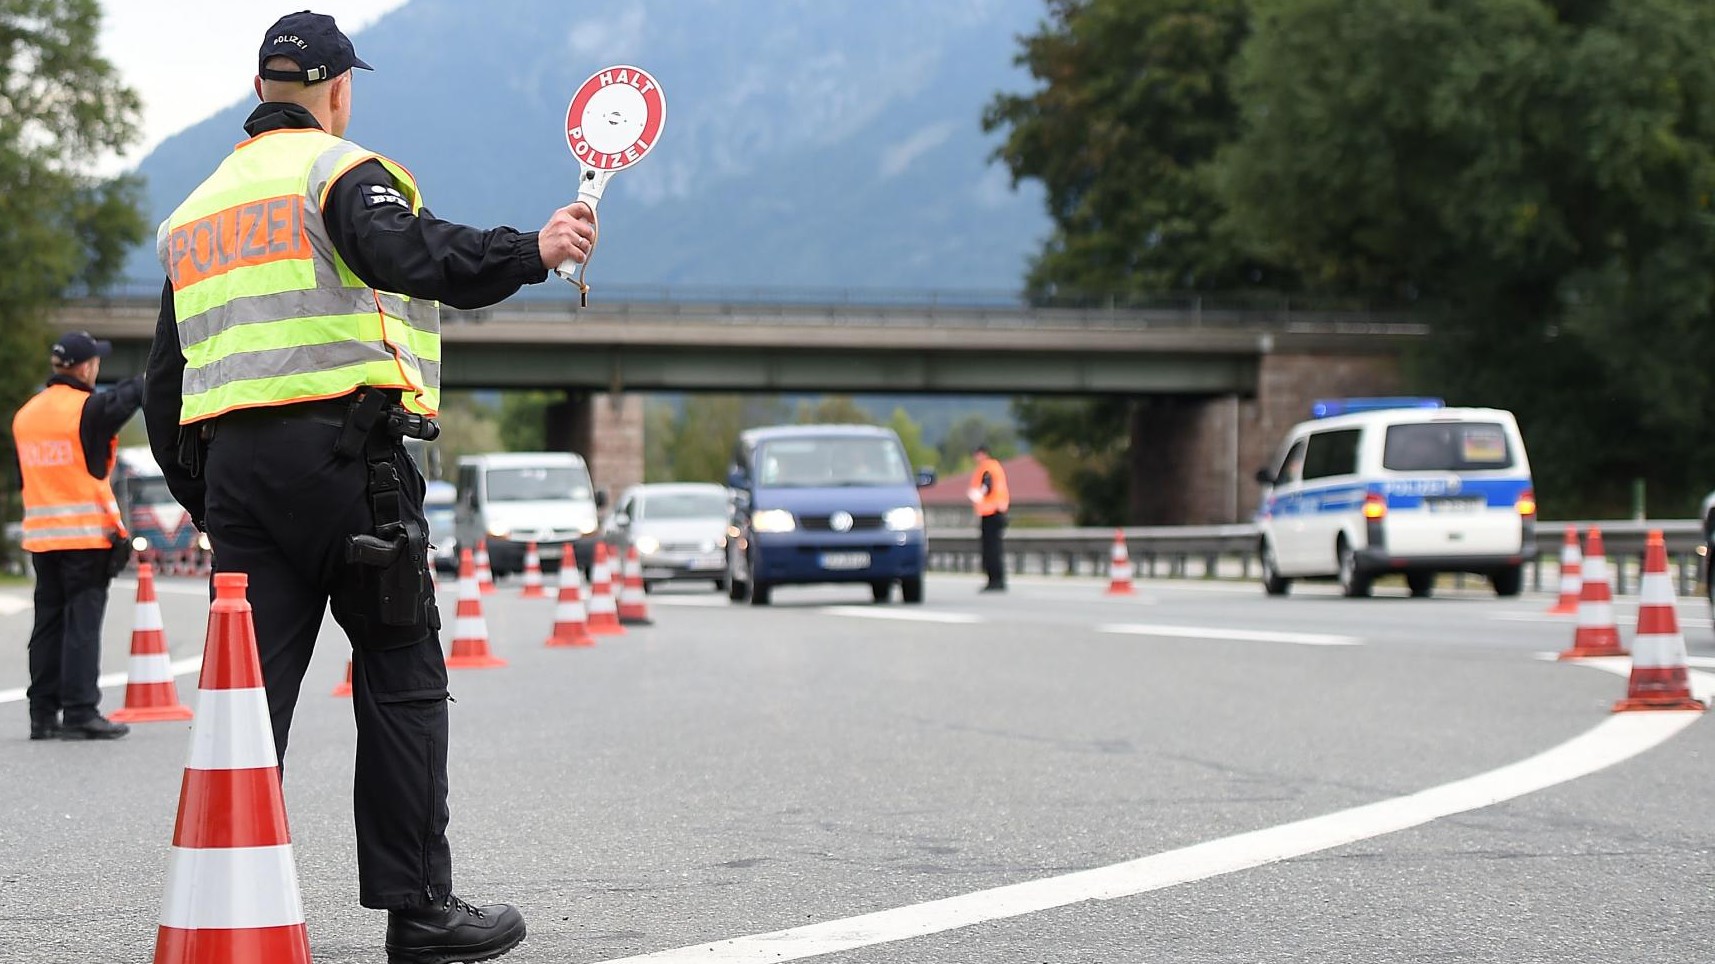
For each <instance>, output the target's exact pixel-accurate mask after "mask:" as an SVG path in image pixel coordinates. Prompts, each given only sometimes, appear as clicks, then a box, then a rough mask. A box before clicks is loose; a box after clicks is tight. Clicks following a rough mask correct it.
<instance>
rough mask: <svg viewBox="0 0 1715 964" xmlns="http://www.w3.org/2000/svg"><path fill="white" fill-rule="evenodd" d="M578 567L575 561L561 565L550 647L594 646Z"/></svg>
mask: <svg viewBox="0 0 1715 964" xmlns="http://www.w3.org/2000/svg"><path fill="white" fill-rule="evenodd" d="M581 581H582V580H580V579H579V578H578V565H577V562H576V561H575V560H574V561H572V562H570V563H561V564H560V596H559V600H558V602H556V603H555V604H554V629H553V631H552V632H550V633H549V634H548V642H547V645H549V646H594V645H595V637H594V636H591V635H590V630H589V625H588V623H589V614H588V613H586V612H585V611H584V600H583V593H582V591H581V589H582V587H581V586H580V585H579V583H580V582H581Z"/></svg>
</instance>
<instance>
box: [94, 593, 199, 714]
mask: <svg viewBox="0 0 1715 964" xmlns="http://www.w3.org/2000/svg"><path fill="white" fill-rule="evenodd" d="M109 715H110V716H111V717H112V719H113V720H114V722H117V723H159V722H165V721H168V720H188V719H190V718H191V708H190V707H188V706H186V705H184V704H183V703H180V702H179V688H178V685H177V684H176V683H174V682H173V668H172V665H171V663H170V661H169V659H168V657H167V634H166V632H165V630H164V629H163V623H162V621H161V604H160V602H158V601H157V600H156V599H155V568H154V567H153V566H151V565H149V564H148V563H146V562H145V563H141V564H139V565H138V566H137V609H136V616H135V617H134V618H133V620H132V625H131V667H130V672H129V673H127V674H126V679H125V705H124V706H123V707H121V708H119V709H117V710H114V711H113V712H112V713H111V714H109Z"/></svg>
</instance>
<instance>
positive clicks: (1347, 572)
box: [1337, 538, 1372, 599]
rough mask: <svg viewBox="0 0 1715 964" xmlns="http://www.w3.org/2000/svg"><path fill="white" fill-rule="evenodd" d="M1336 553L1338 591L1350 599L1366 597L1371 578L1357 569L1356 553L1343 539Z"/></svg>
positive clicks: (1368, 592)
mask: <svg viewBox="0 0 1715 964" xmlns="http://www.w3.org/2000/svg"><path fill="white" fill-rule="evenodd" d="M1337 551H1338V553H1339V556H1340V591H1341V592H1342V593H1344V594H1345V595H1346V596H1347V598H1350V599H1363V598H1365V597H1367V596H1368V595H1369V594H1370V582H1371V578H1372V577H1371V576H1370V574H1369V573H1367V572H1363V571H1361V570H1360V569H1359V568H1358V553H1357V552H1356V550H1354V549H1353V548H1352V547H1351V545H1350V544H1348V543H1347V542H1346V540H1345V539H1343V538H1342V539H1341V540H1340V544H1339V546H1338V547H1337Z"/></svg>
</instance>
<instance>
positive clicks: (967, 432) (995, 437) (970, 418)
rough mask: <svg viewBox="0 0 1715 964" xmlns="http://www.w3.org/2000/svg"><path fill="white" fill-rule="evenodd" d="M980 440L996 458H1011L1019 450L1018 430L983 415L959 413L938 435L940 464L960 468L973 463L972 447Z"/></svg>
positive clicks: (946, 469)
mask: <svg viewBox="0 0 1715 964" xmlns="http://www.w3.org/2000/svg"><path fill="white" fill-rule="evenodd" d="M1014 411H1017V408H1016V405H1015V407H1014ZM979 444H982V445H987V446H988V447H989V454H990V455H993V456H994V457H995V458H997V459H1003V460H1004V459H1010V458H1012V457H1013V456H1014V455H1017V454H1018V431H1017V430H1016V429H1014V428H1013V427H1012V426H1011V425H1008V424H1006V423H1005V422H998V421H995V420H994V419H991V418H985V417H984V416H982V415H977V414H974V413H973V414H970V415H965V416H962V417H960V418H959V419H958V420H956V421H954V422H953V424H951V425H949V426H947V434H945V435H943V436H941V444H940V446H938V448H939V450H940V463H939V464H940V465H941V467H942V468H943V469H944V470H945V471H947V472H963V471H965V470H966V469H969V468H970V467H971V465H972V464H973V462H972V460H971V449H974V448H976V447H977V445H979Z"/></svg>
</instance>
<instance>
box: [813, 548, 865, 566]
mask: <svg viewBox="0 0 1715 964" xmlns="http://www.w3.org/2000/svg"><path fill="white" fill-rule="evenodd" d="M822 568H823V569H868V568H869V553H867V552H824V553H822Z"/></svg>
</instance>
